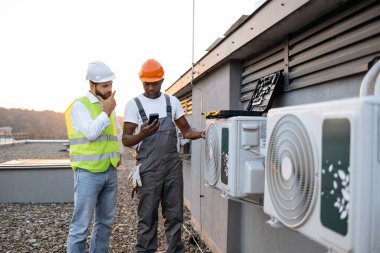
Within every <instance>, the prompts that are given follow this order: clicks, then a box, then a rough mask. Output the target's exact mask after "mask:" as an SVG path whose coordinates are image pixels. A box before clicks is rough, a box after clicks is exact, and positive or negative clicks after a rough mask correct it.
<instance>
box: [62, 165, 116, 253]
mask: <svg viewBox="0 0 380 253" xmlns="http://www.w3.org/2000/svg"><path fill="white" fill-rule="evenodd" d="M116 199H117V170H116V169H115V168H114V167H113V166H112V165H110V167H109V168H108V170H107V171H105V172H103V173H92V172H89V171H87V170H84V169H79V168H78V169H76V170H75V171H74V211H73V217H72V220H71V224H70V230H69V235H68V238H67V252H68V253H74V252H75V253H82V252H86V236H87V231H88V227H89V225H90V222H91V220H92V216H93V214H94V211H95V219H94V225H93V230H92V234H91V241H90V252H91V253H96V252H101V253H105V252H108V245H109V241H110V236H111V228H112V224H113V221H114V218H115V213H116Z"/></svg>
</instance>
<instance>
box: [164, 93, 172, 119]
mask: <svg viewBox="0 0 380 253" xmlns="http://www.w3.org/2000/svg"><path fill="white" fill-rule="evenodd" d="M164 95H165V100H166V113H167V115H168V116H172V106H171V104H170V97H169V95H167V94H164Z"/></svg>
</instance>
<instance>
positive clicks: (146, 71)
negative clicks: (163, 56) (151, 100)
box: [139, 59, 165, 83]
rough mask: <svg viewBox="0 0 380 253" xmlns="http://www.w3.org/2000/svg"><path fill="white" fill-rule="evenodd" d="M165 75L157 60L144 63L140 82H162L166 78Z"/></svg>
mask: <svg viewBox="0 0 380 253" xmlns="http://www.w3.org/2000/svg"><path fill="white" fill-rule="evenodd" d="M164 74H165V72H164V68H163V67H162V66H161V64H160V63H159V62H158V61H156V60H155V59H148V60H147V61H146V62H144V63H143V65H142V66H141V70H140V72H139V76H140V80H141V81H143V82H148V83H153V82H157V81H160V80H161V79H162V78H164Z"/></svg>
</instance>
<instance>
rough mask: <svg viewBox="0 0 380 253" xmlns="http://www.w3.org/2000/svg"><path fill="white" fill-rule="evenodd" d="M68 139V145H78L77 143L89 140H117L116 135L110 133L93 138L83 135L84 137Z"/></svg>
mask: <svg viewBox="0 0 380 253" xmlns="http://www.w3.org/2000/svg"><path fill="white" fill-rule="evenodd" d="M69 141H70V145H78V144H87V143H90V142H102V141H117V137H116V136H112V135H101V136H99V137H98V138H97V139H95V140H89V139H87V138H85V137H84V138H76V139H71V140H69Z"/></svg>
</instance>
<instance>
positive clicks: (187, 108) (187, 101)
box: [179, 93, 193, 115]
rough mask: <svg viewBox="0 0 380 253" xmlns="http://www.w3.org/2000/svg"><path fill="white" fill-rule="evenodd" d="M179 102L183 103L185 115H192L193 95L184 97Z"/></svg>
mask: <svg viewBox="0 0 380 253" xmlns="http://www.w3.org/2000/svg"><path fill="white" fill-rule="evenodd" d="M179 101H180V102H181V105H182V108H183V111H184V112H185V115H190V114H192V113H193V98H192V95H191V93H190V94H187V95H185V96H183V97H182V98H180V99H179Z"/></svg>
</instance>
